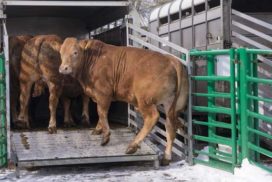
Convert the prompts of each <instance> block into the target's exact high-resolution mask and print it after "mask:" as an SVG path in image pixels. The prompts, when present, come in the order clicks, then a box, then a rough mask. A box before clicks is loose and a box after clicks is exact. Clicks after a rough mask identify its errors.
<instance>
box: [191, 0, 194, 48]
mask: <svg viewBox="0 0 272 182" xmlns="http://www.w3.org/2000/svg"><path fill="white" fill-rule="evenodd" d="M194 17H195V1H194V0H192V7H191V19H192V20H191V21H192V48H195V25H194V23H195V22H194Z"/></svg>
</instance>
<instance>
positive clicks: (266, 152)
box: [248, 142, 272, 170]
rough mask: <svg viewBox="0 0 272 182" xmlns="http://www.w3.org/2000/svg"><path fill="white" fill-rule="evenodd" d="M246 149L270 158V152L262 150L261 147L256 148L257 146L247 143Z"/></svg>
mask: <svg viewBox="0 0 272 182" xmlns="http://www.w3.org/2000/svg"><path fill="white" fill-rule="evenodd" d="M248 147H249V148H250V149H252V150H255V151H256V152H259V153H261V154H263V155H266V156H268V157H271V158H272V152H271V151H269V150H266V149H264V148H262V147H258V146H256V145H254V144H253V143H251V142H248ZM270 170H271V169H270Z"/></svg>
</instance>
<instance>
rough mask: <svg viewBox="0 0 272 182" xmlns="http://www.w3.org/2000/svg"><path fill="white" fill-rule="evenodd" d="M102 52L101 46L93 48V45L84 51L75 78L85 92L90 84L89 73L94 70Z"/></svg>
mask: <svg viewBox="0 0 272 182" xmlns="http://www.w3.org/2000/svg"><path fill="white" fill-rule="evenodd" d="M101 50H102V46H99V47H95V46H93V45H91V46H90V48H88V49H86V50H85V51H84V58H83V60H82V61H81V65H80V67H79V69H78V72H77V74H76V75H75V77H76V78H77V80H78V81H79V82H80V84H81V86H82V87H83V88H84V90H86V88H87V86H88V85H89V84H90V83H89V82H90V77H89V76H90V75H89V74H90V73H91V72H92V70H93V69H94V68H95V65H96V63H97V61H98V58H99V56H100V53H101Z"/></svg>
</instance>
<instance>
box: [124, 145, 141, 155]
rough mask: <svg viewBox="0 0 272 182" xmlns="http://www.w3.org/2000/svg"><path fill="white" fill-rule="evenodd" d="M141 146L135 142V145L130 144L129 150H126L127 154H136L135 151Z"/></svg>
mask: <svg viewBox="0 0 272 182" xmlns="http://www.w3.org/2000/svg"><path fill="white" fill-rule="evenodd" d="M138 148H139V146H138V145H136V144H134V145H129V146H128V148H127V150H126V154H134V153H135V152H137V150H138Z"/></svg>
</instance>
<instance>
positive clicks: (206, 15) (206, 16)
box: [205, 0, 209, 50]
mask: <svg viewBox="0 0 272 182" xmlns="http://www.w3.org/2000/svg"><path fill="white" fill-rule="evenodd" d="M208 10H209V6H208V0H205V26H206V45H205V48H206V50H207V49H208V42H209V38H208V31H209V27H208Z"/></svg>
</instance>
